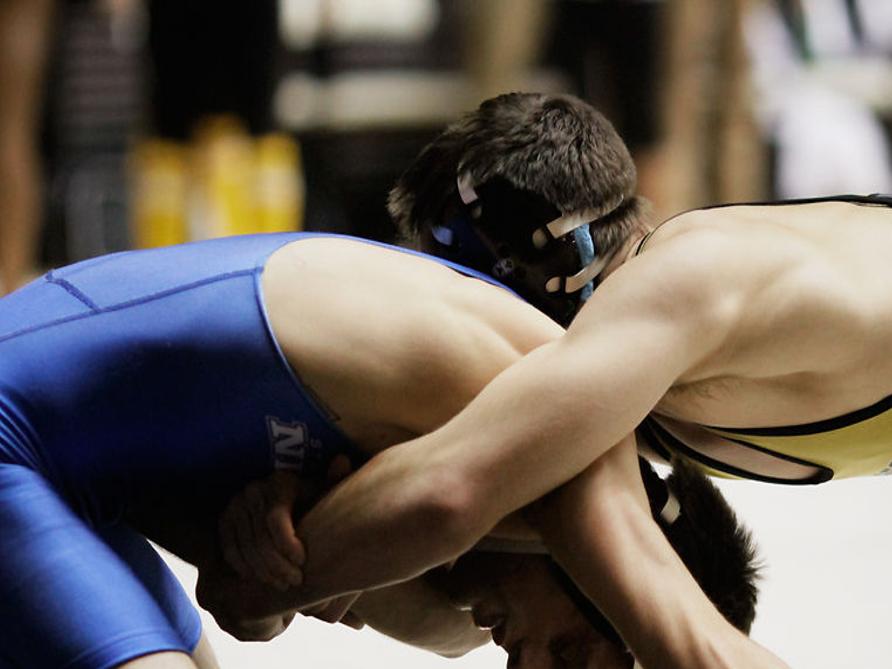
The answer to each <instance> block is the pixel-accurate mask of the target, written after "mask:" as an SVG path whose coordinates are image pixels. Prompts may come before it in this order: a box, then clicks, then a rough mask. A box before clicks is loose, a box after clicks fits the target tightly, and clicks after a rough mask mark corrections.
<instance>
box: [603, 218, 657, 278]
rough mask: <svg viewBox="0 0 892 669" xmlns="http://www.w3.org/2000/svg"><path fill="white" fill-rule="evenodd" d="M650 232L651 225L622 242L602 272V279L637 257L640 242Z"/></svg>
mask: <svg viewBox="0 0 892 669" xmlns="http://www.w3.org/2000/svg"><path fill="white" fill-rule="evenodd" d="M649 232H651V228H650V226H648V228H647V229H646V230H644V231H643V232H642V233H641V234H637V235H630V236H629V237H628V238H627V239H626V241H624V242H623V243H622V245H621V246H620V247H619V248H618V249H617V250H616V253H614V254H613V258H611V260H610V262H609V263H607V266H606V267H605V268H604V271H603V272H601V280H602V281H603V280H604V279H606V278H607V277H608V276H610V275H611V274H612V273H613V272H615V271H616V270H617V269H619V268H620V267H622V266H623V265H624V264H626V263H627V262H628V261H629V260H631V259H632V258H634V257H635V251H637V250H638V244H640V243H641V240H642V239H643V238H644V236H645V235H647V234H648V233H649Z"/></svg>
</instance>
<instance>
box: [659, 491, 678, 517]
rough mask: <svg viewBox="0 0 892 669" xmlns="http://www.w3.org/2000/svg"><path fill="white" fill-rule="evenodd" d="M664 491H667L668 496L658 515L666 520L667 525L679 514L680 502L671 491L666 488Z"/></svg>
mask: <svg viewBox="0 0 892 669" xmlns="http://www.w3.org/2000/svg"><path fill="white" fill-rule="evenodd" d="M666 492H668V493H669V497H668V498H667V499H666V504H664V505H663V510H662V511H660V517H661V518H662V519H663V520H665V521H666V524H667V525H671V524H672V523H674V522H675V521H676V520H678V517H679V516H680V515H681V504H679V502H678V498H677V497H676V496H675V495H673V494H672V492H671V491H669V490H667V491H666Z"/></svg>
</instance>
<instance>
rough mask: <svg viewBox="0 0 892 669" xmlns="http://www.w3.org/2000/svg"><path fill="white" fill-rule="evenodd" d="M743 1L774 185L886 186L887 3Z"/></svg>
mask: <svg viewBox="0 0 892 669" xmlns="http://www.w3.org/2000/svg"><path fill="white" fill-rule="evenodd" d="M750 4H751V7H750V8H749V11H748V12H747V14H746V20H745V23H744V25H745V36H746V46H747V48H748V52H749V56H750V60H751V62H752V64H753V71H754V83H755V87H754V88H755V90H754V99H755V101H756V109H757V111H758V119H759V123H760V128H761V131H762V133H763V136H764V137H765V141H766V142H767V143H768V144H769V146H770V147H771V149H772V155H773V159H774V160H773V170H772V172H773V177H774V179H773V184H772V190H773V192H774V194H775V195H777V196H778V197H780V198H791V197H811V196H815V195H827V194H833V193H857V192H862V193H863V192H868V193H872V192H884V193H888V192H892V162H890V154H889V135H888V129H889V120H890V118H892V59H890V58H892V5H890V3H888V2H885V1H884V0H795V1H793V0H774V1H768V0H762V1H760V2H751V3H750Z"/></svg>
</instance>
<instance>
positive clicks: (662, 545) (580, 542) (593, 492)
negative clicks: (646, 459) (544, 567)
mask: <svg viewBox="0 0 892 669" xmlns="http://www.w3.org/2000/svg"><path fill="white" fill-rule="evenodd" d="M646 500H647V498H646V496H645V492H644V488H643V485H642V483H641V475H640V474H639V469H638V460H637V451H636V448H635V443H634V437H632V436H630V437H629V438H627V439H625V440H623V442H622V443H620V444H619V445H618V446H616V447H614V448H613V449H611V450H610V451H608V452H607V453H606V454H605V455H604V456H603V457H601V458H600V459H599V460H598V461H597V462H596V463H594V464H593V465H592V466H591V467H589V468H588V469H587V470H586V471H585V472H583V473H582V474H580V475H579V476H578V477H576V478H575V479H573V480H572V481H571V482H569V483H568V484H566V485H565V486H562V487H561V488H559V489H558V490H556V491H555V492H554V493H552V494H551V495H549V496H548V497H547V498H546V499H545V500H543V501H542V502H541V503H539V504H537V505H536V509H535V513H534V516H535V520H536V521H537V522H536V526H537V527H538V528H539V530H540V532H541V534H542V537H543V540H544V541H545V543H546V545H547V546H548V547H549V548H550V549H551V552H552V554H553V555H554V557H555V559H556V560H558V562H560V564H561V565H562V566H563V567H564V569H565V570H567V572H568V573H571V574H573V576H574V580H575V581H576V583H577V585H578V586H579V587H580V588H581V589H582V590H583V592H585V593H586V594H588V595H589V597H590V598H591V599H592V600H593V601H596V603H597V604H598V606H599V608H600V609H601V611H602V612H603V613H604V614H605V615H606V616H607V617H608V618H609V619H610V620H611V621H612V622H613V623H614V625H615V626H616V628H617V629H618V630H619V631H620V633H621V634H622V636H623V638H624V639H625V641H626V643H627V644H628V645H629V647H630V648H631V649H632V650H633V652H635V655H636V657H637V658H638V660H639V661H640V662H641V664H642V665H643V666H645V667H686V668H690V669H700V668H703V669H712V668H715V667H741V666H745V667H747V669H780V668H782V667H785V666H786V665H784V664H783V663H782V662H780V661H779V660H777V658H775V657H774V656H772V655H771V654H770V653H768V652H767V651H765V650H764V649H763V648H761V647H760V646H758V645H757V644H755V643H753V642H751V641H750V640H749V639H747V638H746V637H745V636H744V635H743V634H742V633H741V632H739V631H738V630H737V629H735V628H734V627H732V626H731V625H729V624H728V623H727V622H726V621H725V620H724V618H723V617H722V616H721V614H720V613H719V612H718V611H717V610H716V608H715V607H714V606H713V605H712V603H711V602H710V601H709V600H708V599H707V598H706V596H705V595H704V594H703V591H702V590H701V589H700V587H699V586H698V585H697V583H696V582H695V581H694V579H693V577H692V576H691V575H690V572H688V570H687V569H686V568H685V566H684V565H683V564H682V562H681V560H680V558H679V557H678V555H677V554H676V553H675V552H674V551H673V550H672V548H671V546H670V545H669V542H668V541H667V540H666V538H665V537H664V536H663V534H662V532H661V531H660V529H659V528H658V527H657V525H656V523H655V522H654V521H653V519H652V517H651V515H650V510H649V507H648V504H647V501H646ZM592 528H597V529H596V530H595V531H593V530H592ZM592 565H597V567H596V568H592Z"/></svg>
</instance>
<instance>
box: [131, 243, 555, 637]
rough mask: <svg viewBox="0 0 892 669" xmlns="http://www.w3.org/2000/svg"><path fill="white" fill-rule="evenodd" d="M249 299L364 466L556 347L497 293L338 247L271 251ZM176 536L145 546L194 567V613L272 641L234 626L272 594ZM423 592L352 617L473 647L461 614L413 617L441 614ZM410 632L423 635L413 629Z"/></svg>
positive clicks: (364, 247) (452, 274) (543, 327)
mask: <svg viewBox="0 0 892 669" xmlns="http://www.w3.org/2000/svg"><path fill="white" fill-rule="evenodd" d="M262 290H263V296H264V301H265V304H266V308H267V312H268V314H269V319H270V323H271V326H272V329H273V331H274V333H275V335H276V339H277V341H278V343H279V345H280V347H281V349H282V351H283V353H284V355H285V357H286V358H287V360H288V362H289V364H290V366H291V368H292V369H293V370H294V371H295V373H296V375H297V376H298V377H299V380H300V382H301V384H302V385H303V386H304V387H305V388H306V389H307V390H308V391H309V392H311V393H312V394H313V395H314V397H315V399H316V400H317V401H318V402H319V404H320V405H321V406H322V407H323V408H324V410H325V411H326V412H327V413H328V414H329V415H330V416H332V417H333V421H334V424H335V425H336V426H337V427H338V428H339V429H340V430H342V431H343V432H344V433H345V434H346V435H347V436H348V437H350V439H351V441H352V442H353V443H354V444H355V445H356V446H357V447H358V448H359V449H360V451H361V452H363V453H364V454H366V455H367V456H369V457H371V456H374V455H375V454H376V453H379V452H381V451H382V450H383V449H386V448H388V447H390V446H392V445H393V444H396V443H399V442H402V441H405V440H407V439H411V438H414V437H416V436H418V435H420V434H423V433H426V432H429V431H431V430H434V429H436V428H437V427H439V426H440V425H442V424H443V423H445V422H446V421H447V420H448V419H449V418H451V417H452V416H453V415H455V414H456V413H458V412H459V411H460V410H461V409H462V408H463V407H464V406H465V405H466V404H467V403H468V402H470V401H471V399H472V398H473V397H474V396H475V395H476V394H477V393H478V392H479V391H480V390H482V389H483V388H484V387H485V385H486V384H487V383H488V382H489V381H490V380H492V379H493V378H494V377H495V376H496V375H497V374H498V373H499V372H501V371H502V370H503V369H505V368H507V367H509V366H510V365H511V364H513V363H514V362H516V361H517V360H519V359H520V358H521V357H522V356H523V355H524V354H525V353H527V352H528V351H530V350H532V349H534V348H536V347H537V346H539V345H541V344H543V343H545V342H548V341H551V340H553V339H555V338H556V337H558V336H560V335H561V334H562V333H563V330H562V328H560V327H559V326H558V325H557V324H555V323H554V322H553V321H551V320H550V319H549V318H547V317H546V316H544V315H542V314H541V313H539V312H538V311H536V310H535V309H533V308H532V307H530V306H529V305H527V304H526V303H525V302H523V301H522V300H520V299H519V298H518V297H517V296H515V295H513V294H511V293H510V292H508V291H506V290H504V289H502V288H500V287H496V286H493V285H490V284H487V283H486V282H484V281H481V280H478V279H474V278H469V277H466V276H463V275H461V274H459V273H458V272H456V271H454V270H452V269H449V268H447V267H445V266H442V265H440V264H437V263H435V262H432V261H430V260H428V259H422V258H419V257H416V256H413V255H409V254H406V253H401V252H399V251H396V250H393V249H387V248H382V247H377V246H373V245H370V244H364V243H360V242H357V241H351V240H346V239H336V238H331V237H326V238H314V239H304V240H300V241H298V242H295V243H292V244H289V245H287V246H285V247H283V248H282V249H280V250H279V251H277V252H276V253H274V254H273V255H272V256H271V257H270V259H269V260H268V262H267V264H266V266H265V268H264V273H263V278H262ZM398 497H399V495H397V498H398ZM394 501H396V499H395V500H394ZM178 524H179V525H181V526H183V528H184V531H183V532H182V534H180V535H179V536H171V534H172V533H171V531H170V526H169V525H168V526H167V527H165V528H159V527H155V528H153V531H147V534H150V536H153V538H155V539H156V540H159V541H160V542H161V543H162V544H167V545H168V546H172V547H174V550H175V552H178V553H180V554H183V553H187V554H186V555H184V557H186V558H187V559H189V560H190V561H191V562H193V563H196V564H198V565H199V566H200V575H201V578H200V581H199V592H198V594H199V601H200V603H202V605H203V606H205V608H209V609H210V610H211V611H212V612H213V613H214V614H215V616H216V617H217V619H218V622H220V623H221V625H222V626H223V627H224V628H226V629H228V630H229V631H231V632H233V633H235V634H237V635H240V636H244V637H254V638H256V637H258V636H259V637H267V636H272V635H274V634H276V633H278V632H279V631H281V629H282V622H281V617H280V618H279V619H272V620H267V621H261V623H260V624H259V625H257V624H255V623H254V622H251V621H244V620H239V619H238V617H239V615H241V613H242V612H244V611H245V604H246V602H248V603H249V602H250V601H251V598H252V597H256V599H257V601H258V602H264V603H265V602H268V601H272V600H274V599H275V597H276V596H277V593H276V591H274V590H272V589H264V588H259V589H258V588H257V587H256V586H255V585H252V584H249V583H248V582H246V581H238V580H235V579H233V578H232V576H231V574H229V572H228V571H227V570H226V569H225V568H223V567H222V565H221V564H220V562H219V556H217V555H216V554H215V551H213V550H211V549H209V546H211V545H213V543H214V541H213V538H212V537H207V536H205V537H204V538H203V540H201V541H198V540H196V538H195V532H194V525H195V523H192V522H190V521H188V520H187V521H180V522H179V523H178ZM142 529H143V530H144V531H146V530H147V528H146V527H143V528H142ZM162 533H166V536H161V535H162ZM197 544H198V546H197V547H196V545H197ZM351 550H356V551H358V552H362V550H363V549H362V547H353V548H351ZM189 552H191V553H192V554H191V555H189V554H188V553H189ZM385 554H386V552H385ZM400 580H405V579H400ZM376 585H382V584H380V583H378V584H376ZM429 590H430V589H429V588H426V586H425V585H424V583H423V582H420V581H419V582H416V584H415V585H408V584H406V585H402V586H400V587H399V588H391V589H388V591H386V593H385V594H381V593H380V591H379V592H378V593H376V594H375V595H367V596H365V597H364V598H363V599H361V600H360V602H358V603H357V605H356V606H355V607H354V611H356V612H358V613H359V614H360V615H361V616H362V617H363V619H365V620H366V621H367V622H369V624H371V625H372V626H374V627H378V628H383V630H382V631H385V633H388V634H390V635H391V636H395V637H397V638H401V639H402V640H404V641H408V642H411V643H413V644H415V645H419V646H422V647H425V648H429V649H432V650H435V651H437V652H439V653H441V654H444V655H455V654H460V653H461V652H464V651H466V650H468V649H469V648H471V647H474V646H477V645H480V644H481V643H483V642H485V641H486V639H487V638H488V637H487V635H485V634H484V633H482V632H481V631H480V630H479V629H477V628H476V627H475V626H474V625H473V624H472V621H471V618H470V616H469V614H468V613H467V612H466V611H460V612H459V611H456V610H454V609H452V608H449V607H448V606H440V607H439V614H438V615H437V616H430V615H425V616H424V617H422V616H421V615H420V613H421V612H424V613H425V614H427V612H429V611H430V609H431V608H432V607H433V606H434V604H435V603H437V602H440V603H441V604H442V601H441V600H442V597H440V598H439V599H437V595H436V594H435V593H432V592H429ZM308 603H309V602H308ZM264 606H266V604H264ZM407 606H411V607H414V608H415V609H416V611H415V614H414V615H413V614H412V613H406V614H405V615H401V616H400V618H401V620H402V621H403V622H402V625H401V626H400V625H398V624H396V623H397V622H399V621H394V620H393V619H392V616H391V615H388V613H389V612H392V611H393V610H402V608H401V607H407ZM293 608H295V607H291V606H287V607H283V608H282V609H281V611H283V612H286V614H287V611H288V610H290V609H293ZM274 609H275V606H273V607H271V609H270V607H267V609H265V610H263V613H264V614H266V613H269V612H270V610H274ZM382 618H384V619H383V620H382ZM288 619H289V618H287V617H286V620H285V621H284V622H285V623H287V620H288ZM422 619H424V620H428V621H429V624H425V625H420V624H419V621H421V620H422Z"/></svg>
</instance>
